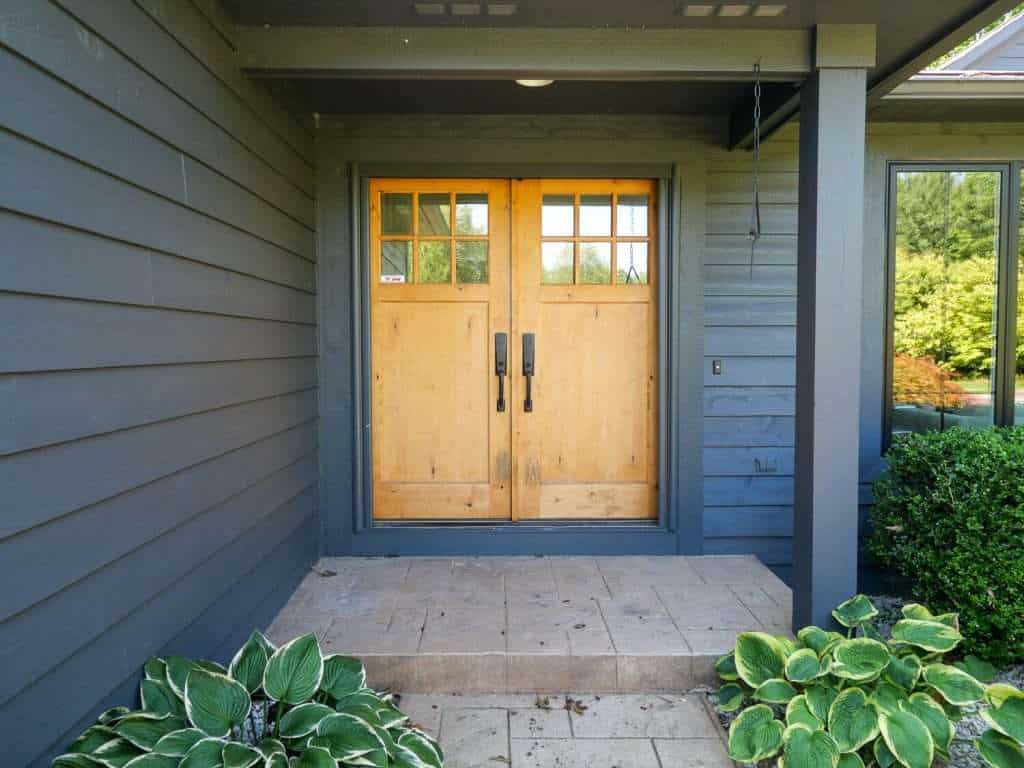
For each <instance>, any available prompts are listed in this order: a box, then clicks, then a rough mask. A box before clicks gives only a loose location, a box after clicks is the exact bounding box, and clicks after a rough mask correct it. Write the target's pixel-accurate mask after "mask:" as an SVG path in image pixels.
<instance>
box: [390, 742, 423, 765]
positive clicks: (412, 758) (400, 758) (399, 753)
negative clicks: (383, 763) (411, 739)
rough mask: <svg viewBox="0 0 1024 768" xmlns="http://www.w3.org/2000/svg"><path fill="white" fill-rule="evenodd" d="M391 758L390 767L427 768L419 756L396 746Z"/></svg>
mask: <svg viewBox="0 0 1024 768" xmlns="http://www.w3.org/2000/svg"><path fill="white" fill-rule="evenodd" d="M391 757H392V763H391V764H392V765H393V766H395V768H428V766H427V764H426V763H425V762H423V761H422V760H421V759H420V756H419V755H417V754H416V753H415V752H413V751H412V750H411V749H408V748H406V747H403V746H401V745H398V746H396V747H395V753H394V754H393V755H392V756H391Z"/></svg>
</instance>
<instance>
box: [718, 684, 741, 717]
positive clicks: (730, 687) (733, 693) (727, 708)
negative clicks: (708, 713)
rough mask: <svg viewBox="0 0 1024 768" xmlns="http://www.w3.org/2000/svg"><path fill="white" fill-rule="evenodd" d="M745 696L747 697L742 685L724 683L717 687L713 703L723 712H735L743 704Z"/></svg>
mask: <svg viewBox="0 0 1024 768" xmlns="http://www.w3.org/2000/svg"><path fill="white" fill-rule="evenodd" d="M745 698H747V690H746V689H745V688H744V687H743V686H742V685H738V684H736V683H726V684H725V685H723V686H722V687H721V688H719V689H718V693H717V694H716V696H715V705H716V706H717V707H718V708H719V709H720V710H722V711H723V712H735V711H736V710H737V709H739V708H740V707H742V706H743V700H744V699H745Z"/></svg>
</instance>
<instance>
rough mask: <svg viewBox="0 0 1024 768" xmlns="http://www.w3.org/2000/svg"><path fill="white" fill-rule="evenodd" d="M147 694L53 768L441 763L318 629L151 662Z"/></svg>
mask: <svg viewBox="0 0 1024 768" xmlns="http://www.w3.org/2000/svg"><path fill="white" fill-rule="evenodd" d="M140 698H141V702H142V706H141V708H140V709H138V710H135V711H131V710H129V709H128V708H127V707H116V708H114V709H111V710H108V711H106V712H104V713H103V714H102V715H100V718H99V722H98V723H97V724H96V725H93V726H91V727H90V728H88V729H86V731H85V732H84V733H83V734H82V735H81V736H79V737H78V739H76V740H75V742H74V743H73V744H72V745H71V746H70V747H69V748H68V752H67V754H64V755H61V756H60V757H58V758H57V759H56V760H54V761H53V768H122V766H124V768H336V767H337V766H367V767H368V768H442V762H443V755H442V753H441V748H440V747H439V746H438V745H437V743H436V742H435V741H434V740H433V739H432V738H430V737H429V736H427V735H426V734H425V733H423V732H422V731H420V730H418V729H416V728H415V727H413V726H411V725H410V723H409V718H408V717H406V716H405V715H403V714H402V713H401V712H400V711H399V710H398V708H397V707H395V705H394V703H393V702H392V699H391V696H389V695H382V694H378V693H375V692H374V691H372V690H370V689H368V688H367V687H366V672H365V671H364V669H363V665H362V664H361V663H360V662H359V660H358V659H353V658H349V657H347V656H339V655H330V656H323V655H322V654H321V653H320V646H319V644H318V643H317V640H316V637H315V636H314V635H303V636H302V637H297V638H295V639H294V640H292V641H291V642H289V643H286V644H285V645H282V646H281V647H280V648H274V646H273V645H271V644H270V642H269V641H268V640H267V639H266V638H265V637H264V636H263V635H261V634H260V633H259V632H253V634H252V636H251V637H250V638H249V640H248V642H246V644H245V645H243V646H242V648H241V649H239V651H238V653H237V654H235V657H234V659H233V660H232V661H231V665H230V666H229V667H228V668H227V669H224V668H223V667H222V666H220V665H219V664H215V663H214V662H210V661H201V660H192V659H186V658H183V657H181V656H171V657H168V658H166V659H157V658H154V659H150V660H149V661H148V662H146V666H145V669H144V679H143V680H142V683H141V684H140Z"/></svg>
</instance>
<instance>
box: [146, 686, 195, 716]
mask: <svg viewBox="0 0 1024 768" xmlns="http://www.w3.org/2000/svg"><path fill="white" fill-rule="evenodd" d="M139 698H140V699H141V701H142V708H143V709H144V710H146V711H147V712H152V713H153V714H155V715H177V716H178V717H184V716H185V702H184V701H182V700H181V699H179V698H178V695H177V694H176V693H175V692H174V691H173V690H171V686H169V685H168V684H167V683H163V682H160V681H159V680H150V679H149V678H146V679H145V680H143V681H142V682H141V683H139Z"/></svg>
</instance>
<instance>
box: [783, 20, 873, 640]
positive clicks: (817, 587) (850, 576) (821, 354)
mask: <svg viewBox="0 0 1024 768" xmlns="http://www.w3.org/2000/svg"><path fill="white" fill-rule="evenodd" d="M874 50H875V30H874V27H873V26H866V25H819V26H818V28H817V30H816V50H815V71H814V72H813V73H812V74H811V76H810V77H809V78H808V79H807V81H806V82H805V84H804V86H803V89H802V90H801V95H800V194H799V202H800V234H799V241H798V259H797V261H798V267H797V295H798V299H797V358H796V363H797V382H796V498H795V513H794V514H795V521H794V522H795V530H794V542H793V543H794V583H793V622H794V626H795V627H801V626H804V625H806V624H818V625H820V626H825V625H827V624H828V623H829V622H830V621H831V619H830V612H831V610H832V608H834V607H835V606H836V605H838V604H839V603H840V602H842V601H843V600H845V599H846V598H848V597H850V596H852V595H853V594H855V593H856V591H857V530H858V524H857V517H858V508H857V506H858V505H857V490H858V480H859V431H860V358H861V346H860V339H861V314H862V311H863V306H862V301H861V284H862V274H861V273H862V269H863V250H864V231H863V228H864V212H863V207H864V198H863V195H864V142H865V108H866V89H867V83H866V70H867V68H868V67H870V66H871V65H872V64H873V63H874Z"/></svg>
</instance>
